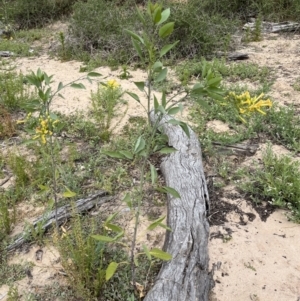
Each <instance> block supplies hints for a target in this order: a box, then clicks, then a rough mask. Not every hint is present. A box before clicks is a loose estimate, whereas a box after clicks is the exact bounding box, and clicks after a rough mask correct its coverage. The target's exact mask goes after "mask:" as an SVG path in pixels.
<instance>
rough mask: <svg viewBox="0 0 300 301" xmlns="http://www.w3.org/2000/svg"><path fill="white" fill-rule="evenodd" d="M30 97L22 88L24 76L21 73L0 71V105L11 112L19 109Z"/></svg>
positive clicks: (27, 91) (26, 90)
mask: <svg viewBox="0 0 300 301" xmlns="http://www.w3.org/2000/svg"><path fill="white" fill-rule="evenodd" d="M32 95H33V94H32V93H30V92H29V90H28V88H27V87H26V86H24V76H23V75H22V74H21V73H20V74H17V73H16V72H14V71H11V72H9V71H4V72H3V71H1V70H0V105H3V107H4V108H6V109H7V110H8V111H10V112H12V111H15V110H16V109H20V108H21V107H22V104H24V103H25V102H27V101H28V100H29V99H30V98H31V97H32Z"/></svg>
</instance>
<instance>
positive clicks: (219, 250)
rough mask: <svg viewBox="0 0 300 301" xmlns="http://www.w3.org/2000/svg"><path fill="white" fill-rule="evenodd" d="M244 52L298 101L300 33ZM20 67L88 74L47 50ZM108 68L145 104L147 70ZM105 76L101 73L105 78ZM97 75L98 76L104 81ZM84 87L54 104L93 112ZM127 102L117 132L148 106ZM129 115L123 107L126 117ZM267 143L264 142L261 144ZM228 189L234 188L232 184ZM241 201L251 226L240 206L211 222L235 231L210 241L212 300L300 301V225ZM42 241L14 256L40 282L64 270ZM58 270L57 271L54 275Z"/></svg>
mask: <svg viewBox="0 0 300 301" xmlns="http://www.w3.org/2000/svg"><path fill="white" fill-rule="evenodd" d="M241 51H243V52H247V53H249V54H250V59H249V61H251V62H255V63H257V64H259V65H266V66H269V67H271V68H274V70H275V74H276V81H275V84H274V85H273V88H272V92H271V93H270V95H271V96H272V98H273V99H274V100H276V101H278V102H280V103H281V104H288V103H296V104H300V92H297V91H295V90H294V89H293V88H292V84H293V83H294V81H295V79H296V78H297V77H299V76H300V36H299V35H293V36H291V37H290V36H286V37H285V36H280V35H274V34H273V35H268V36H265V38H264V40H263V41H261V42H256V43H250V44H248V45H247V47H245V48H244V49H242V50H241ZM15 63H16V66H17V70H19V71H22V72H23V73H24V74H25V73H27V72H29V71H31V70H33V71H36V70H37V69H38V68H41V69H42V70H43V71H45V72H47V73H48V75H52V74H53V75H54V77H53V80H54V83H53V85H54V87H57V85H58V83H59V82H63V83H64V84H66V83H68V82H70V81H73V80H76V79H77V78H79V77H82V76H84V75H85V74H86V73H80V72H79V69H80V65H81V63H79V62H74V61H71V62H60V61H58V60H54V59H51V58H50V57H49V56H48V55H43V56H40V57H35V58H22V59H18V60H16V61H15ZM95 71H97V72H100V73H101V74H103V77H105V79H104V81H106V80H108V79H116V80H118V81H119V82H120V83H121V86H122V88H123V90H124V91H125V90H129V91H131V92H134V93H136V94H137V95H139V96H140V98H141V100H142V104H143V105H146V101H145V97H144V95H143V94H142V92H140V91H139V90H138V88H136V86H135V85H134V83H133V82H134V81H144V80H145V78H146V75H145V73H144V72H142V71H139V70H137V71H130V75H131V76H132V78H130V79H129V80H122V81H121V80H120V79H119V78H118V75H119V74H120V71H119V70H117V71H113V72H112V71H111V70H110V69H109V68H98V69H97V70H95ZM100 79H101V78H100ZM98 81H99V80H98ZM80 82H82V83H83V84H84V85H85V86H86V90H77V89H73V88H67V89H65V90H64V91H63V92H62V94H63V95H64V97H65V99H61V98H57V99H55V100H54V102H53V109H55V110H57V111H60V112H62V113H65V114H72V113H75V112H76V111H81V112H82V111H83V112H88V110H89V108H90V107H91V101H90V92H91V91H96V89H97V85H98V84H97V81H95V82H93V83H92V84H90V83H89V82H88V81H86V80H81V81H80ZM124 99H125V100H127V106H124V107H123V108H120V110H121V111H122V110H123V111H124V112H125V111H126V110H127V114H126V115H125V117H123V118H119V117H117V118H116V119H115V120H114V124H113V125H112V127H114V131H115V132H118V131H119V130H120V129H121V128H122V127H123V126H124V124H125V123H126V122H127V120H128V118H129V117H130V116H145V112H144V109H143V107H142V106H141V105H140V104H138V103H137V102H136V101H135V100H133V99H132V98H130V97H129V96H128V95H124ZM122 115H123V114H122V113H121V114H120V116H122ZM210 127H211V128H213V129H214V130H215V131H219V132H220V131H224V130H229V129H228V127H227V126H226V125H224V124H222V123H220V122H219V121H216V122H215V121H213V122H211V124H210ZM261 148H263V146H261ZM274 149H275V150H276V152H277V153H281V152H283V153H288V151H287V150H285V149H284V148H282V147H278V146H274ZM260 154H261V151H258V152H257V155H256V156H254V157H250V158H248V160H249V162H250V164H252V160H254V161H257V160H258V159H259V156H260ZM228 189H232V188H231V187H229V188H228ZM226 201H228V202H233V203H235V204H237V205H238V206H239V207H240V208H241V209H242V210H243V211H244V212H251V213H254V214H255V215H256V218H255V219H254V220H253V221H247V222H246V225H243V226H241V225H239V223H238V221H239V218H238V216H237V215H235V214H234V213H230V215H229V216H228V223H226V224H224V225H221V226H213V227H211V236H213V233H216V232H219V231H220V233H226V231H227V230H226V228H227V229H228V228H230V229H231V230H232V234H231V237H229V239H228V240H227V239H225V240H224V239H218V238H212V237H211V240H210V242H209V252H210V267H211V268H212V267H213V266H214V269H215V272H214V279H215V281H216V285H215V288H214V289H213V291H212V296H211V300H213V301H227V300H230V301H244V300H255V301H258V300H260V301H276V300H278V301H279V300H280V301H297V300H298V301H299V300H300V257H299V255H298V252H299V249H300V225H297V224H294V223H292V222H289V221H288V220H287V218H286V215H285V212H284V211H281V210H279V211H276V212H275V213H274V214H272V215H271V216H270V217H269V218H268V220H267V221H266V222H263V221H261V220H260V218H259V216H258V215H257V214H256V213H255V212H254V211H253V208H252V207H250V206H249V205H247V203H246V201H245V200H243V199H234V200H231V199H227V200H226ZM37 249H38V247H35V246H33V247H32V248H31V249H30V250H29V252H28V253H26V254H22V253H21V254H18V255H16V256H15V257H14V258H12V259H11V260H12V262H16V261H17V260H18V261H19V262H21V261H24V260H28V261H31V262H33V263H34V265H35V266H34V269H33V270H32V276H34V277H33V279H36V281H38V284H39V285H47V284H51V283H52V282H53V279H54V278H56V277H59V276H58V273H57V270H59V268H60V267H59V264H57V259H58V254H57V252H56V251H55V250H54V249H53V248H52V247H45V248H43V249H42V251H43V257H42V259H41V260H40V261H37V259H36V251H37ZM55 275H56V276H55ZM33 281H34V280H30V279H24V280H21V281H20V282H19V285H20V287H21V288H23V289H24V291H28V290H30V289H33V288H34V287H35V285H37V284H35V283H34V282H33ZM7 291H8V287H7V286H2V287H1V288H0V300H6V297H5V296H6V294H7Z"/></svg>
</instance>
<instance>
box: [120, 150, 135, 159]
mask: <svg viewBox="0 0 300 301" xmlns="http://www.w3.org/2000/svg"><path fill="white" fill-rule="evenodd" d="M119 153H120V154H121V155H123V156H124V157H126V158H127V159H130V160H132V159H133V154H132V153H131V152H129V151H119Z"/></svg>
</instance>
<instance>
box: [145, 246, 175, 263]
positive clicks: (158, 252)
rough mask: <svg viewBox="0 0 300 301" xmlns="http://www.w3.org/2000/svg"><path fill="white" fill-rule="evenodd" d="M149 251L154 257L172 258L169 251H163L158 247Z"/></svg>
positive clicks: (166, 259)
mask: <svg viewBox="0 0 300 301" xmlns="http://www.w3.org/2000/svg"><path fill="white" fill-rule="evenodd" d="M149 253H150V254H151V255H152V256H153V257H156V258H159V259H162V260H165V261H168V260H171V259H172V255H171V254H170V253H167V252H164V251H162V250H160V249H158V248H153V249H152V250H150V251H149Z"/></svg>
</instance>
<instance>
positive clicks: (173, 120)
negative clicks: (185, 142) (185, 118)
mask: <svg viewBox="0 0 300 301" xmlns="http://www.w3.org/2000/svg"><path fill="white" fill-rule="evenodd" d="M168 123H170V124H172V125H180V121H179V120H176V119H170V120H168Z"/></svg>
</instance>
